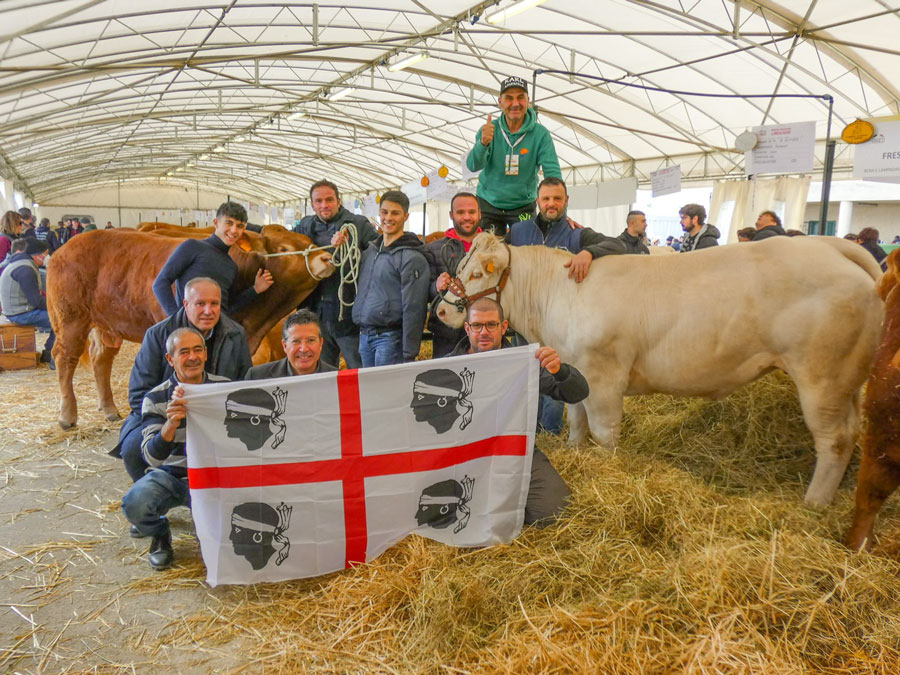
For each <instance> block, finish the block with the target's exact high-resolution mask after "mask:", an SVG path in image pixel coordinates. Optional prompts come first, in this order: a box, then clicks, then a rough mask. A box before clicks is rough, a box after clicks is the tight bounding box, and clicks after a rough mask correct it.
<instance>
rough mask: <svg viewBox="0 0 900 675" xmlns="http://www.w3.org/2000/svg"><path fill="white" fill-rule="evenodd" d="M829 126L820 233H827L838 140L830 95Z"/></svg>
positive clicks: (826, 137)
mask: <svg viewBox="0 0 900 675" xmlns="http://www.w3.org/2000/svg"><path fill="white" fill-rule="evenodd" d="M825 98H826V99H828V127H827V129H826V131H825V164H824V166H823V167H822V205H821V208H820V209H819V234H826V233H827V226H828V200H829V198H830V196H831V175H832V172H833V171H834V148H835V145H836V144H837V142H836V141H833V140H831V116H832V112H833V110H834V97H832V96H831V95H828V96H826V97H825Z"/></svg>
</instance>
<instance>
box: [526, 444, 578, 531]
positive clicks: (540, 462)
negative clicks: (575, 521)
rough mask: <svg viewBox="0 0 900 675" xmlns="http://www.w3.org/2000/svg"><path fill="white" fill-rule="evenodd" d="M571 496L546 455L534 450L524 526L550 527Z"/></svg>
mask: <svg viewBox="0 0 900 675" xmlns="http://www.w3.org/2000/svg"><path fill="white" fill-rule="evenodd" d="M571 494H572V493H571V491H570V490H569V487H568V486H567V485H566V483H565V481H563V479H562V476H560V475H559V473H558V472H557V471H556V469H554V468H553V465H552V464H551V463H550V460H549V459H547V455H545V454H544V453H543V452H541V451H540V450H538V449H537V448H535V449H534V457H533V458H532V460H531V482H530V483H529V485H528V497H527V498H526V499H525V524H526V525H536V526H537V527H545V526H547V525H552V524H553V522H554V521H555V520H556V519H557V517H558V516H559V514H560V513H562V510H563V509H564V508H566V502H568V500H569V495H571Z"/></svg>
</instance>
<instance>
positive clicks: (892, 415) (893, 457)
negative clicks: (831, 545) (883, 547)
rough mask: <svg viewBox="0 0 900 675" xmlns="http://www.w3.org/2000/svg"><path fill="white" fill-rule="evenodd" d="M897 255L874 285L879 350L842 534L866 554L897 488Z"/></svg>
mask: <svg viewBox="0 0 900 675" xmlns="http://www.w3.org/2000/svg"><path fill="white" fill-rule="evenodd" d="M898 256H900V249H898V250H896V251H893V252H892V253H891V254H890V255H889V256H888V258H887V266H888V269H887V272H886V273H885V275H884V276H883V277H882V279H881V282H880V283H879V285H878V293H879V295H881V298H882V299H883V300H884V301H885V313H884V323H883V324H882V336H881V344H880V345H879V347H878V350H877V351H876V352H875V363H874V365H873V366H872V372H871V373H870V374H869V380H868V383H867V384H866V395H865V400H864V402H863V411H864V413H865V417H866V425H865V431H864V432H863V435H862V440H861V442H860V446H861V447H862V459H861V461H860V465H859V474H858V476H857V479H856V508H855V509H854V511H853V524H852V525H851V526H850V530H849V531H848V532H847V537H846V543H847V546H849V547H850V548H852V549H853V550H859V549H860V548H862V547H863V545H865V548H866V549H867V550H870V549H871V548H872V543H873V542H872V530H873V527H874V525H875V516H877V515H878V512H879V511H880V510H881V507H882V505H883V504H884V502H885V500H886V499H887V498H888V497H890V496H891V493H893V492H894V490H896V489H897V486H898V485H900V258H898Z"/></svg>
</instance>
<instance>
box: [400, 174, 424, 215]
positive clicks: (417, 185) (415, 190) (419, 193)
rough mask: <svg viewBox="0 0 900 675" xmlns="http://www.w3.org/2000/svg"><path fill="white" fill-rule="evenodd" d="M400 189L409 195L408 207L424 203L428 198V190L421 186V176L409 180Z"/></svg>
mask: <svg viewBox="0 0 900 675" xmlns="http://www.w3.org/2000/svg"><path fill="white" fill-rule="evenodd" d="M400 190H401V191H402V192H403V194H405V195H406V196H407V197H409V206H410V208H412V207H413V206H418V205H419V204H424V203H425V201H426V200H427V199H428V192H427V191H426V190H425V188H424V187H422V179H421V178H418V179H416V180H411V181H409V182H408V183H407V184H406V185H404V186H403V187H401V188H400Z"/></svg>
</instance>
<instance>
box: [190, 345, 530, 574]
mask: <svg viewBox="0 0 900 675" xmlns="http://www.w3.org/2000/svg"><path fill="white" fill-rule="evenodd" d="M536 350H537V346H536V345H529V346H527V347H518V348H512V349H502V350H496V351H493V352H487V353H483V354H474V355H470V356H459V357H454V358H446V359H440V360H438V361H418V362H415V363H408V364H403V365H399V366H384V367H380V368H368V369H364V370H344V371H340V372H333V373H322V374H318V375H306V376H302V377H287V378H277V379H271V380H255V381H246V382H227V383H217V384H204V385H185V387H184V388H185V396H186V398H187V400H188V411H189V412H188V417H187V459H188V479H189V482H190V488H191V509H192V512H193V518H194V523H195V525H196V529H197V536H198V538H199V540H200V549H201V553H202V555H203V561H204V563H205V564H206V569H207V581H208V582H209V584H210V585H212V586H216V585H218V584H251V583H256V582H261V581H282V580H285V579H297V578H302V577H311V576H316V575H320V574H326V573H328V572H334V571H336V570H340V569H344V568H346V567H350V566H352V565H354V564H356V563H360V562H364V561H370V560H373V559H374V558H376V557H377V556H379V555H380V554H381V553H383V552H384V551H385V550H387V549H388V548H390V547H391V546H392V545H393V544H395V543H396V542H398V541H399V540H401V539H403V538H404V537H406V536H407V535H408V534H410V533H413V532H415V533H416V534H419V535H421V536H423V537H428V538H429V539H434V540H437V541H440V542H444V543H446V544H450V545H452V546H489V545H492V544H497V543H503V542H508V541H510V540H512V539H513V538H515V537H516V536H517V535H518V534H519V532H520V531H521V529H522V523H523V520H524V513H525V500H526V498H527V495H528V487H529V481H530V474H531V458H532V451H533V448H534V431H535V423H536V419H537V405H538V378H539V366H538V362H537V359H535V358H534V352H535V351H536Z"/></svg>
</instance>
